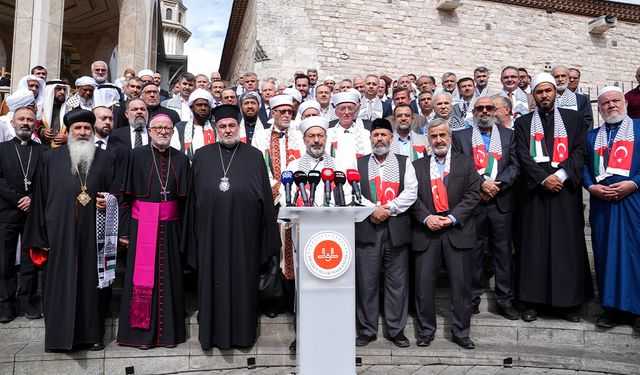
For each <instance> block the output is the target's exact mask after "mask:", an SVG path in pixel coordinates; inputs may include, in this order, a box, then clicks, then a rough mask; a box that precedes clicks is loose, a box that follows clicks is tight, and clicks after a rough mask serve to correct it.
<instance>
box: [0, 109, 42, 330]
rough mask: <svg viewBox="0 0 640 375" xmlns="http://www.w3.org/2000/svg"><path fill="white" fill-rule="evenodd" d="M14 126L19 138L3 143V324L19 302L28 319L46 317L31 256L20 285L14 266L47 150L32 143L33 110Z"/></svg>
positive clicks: (19, 114)
mask: <svg viewBox="0 0 640 375" xmlns="http://www.w3.org/2000/svg"><path fill="white" fill-rule="evenodd" d="M11 125H12V126H13V127H14V129H15V131H16V136H15V137H14V138H13V139H11V140H8V141H6V142H2V143H0V257H1V258H0V309H1V311H0V323H8V322H10V321H12V320H13V319H15V317H16V312H17V307H18V306H17V305H18V303H19V305H20V306H19V310H20V312H21V313H24V314H25V316H26V317H27V318H28V319H39V318H41V317H42V314H41V313H40V309H39V308H38V307H37V306H36V304H35V301H34V298H35V296H36V292H37V289H38V270H37V269H36V267H35V266H34V264H33V262H32V261H31V257H30V256H29V254H28V253H23V254H22V256H21V258H20V285H19V286H18V276H17V274H16V269H15V266H14V265H15V261H16V249H17V247H18V236H19V235H20V234H21V233H23V230H24V224H25V220H26V218H27V214H28V212H29V209H30V208H31V195H32V192H33V191H34V189H35V185H34V184H32V181H33V180H34V175H35V172H36V169H38V168H39V167H40V163H41V160H42V155H43V153H44V152H45V150H46V149H47V147H46V146H43V145H41V144H39V143H35V142H34V141H32V140H31V135H32V134H33V131H34V129H35V128H36V114H35V112H34V110H33V109H32V108H29V107H22V108H18V109H17V110H16V111H15V112H14V114H13V119H12V120H11ZM16 292H17V293H16ZM16 296H17V300H16Z"/></svg>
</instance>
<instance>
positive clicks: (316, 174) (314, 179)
mask: <svg viewBox="0 0 640 375" xmlns="http://www.w3.org/2000/svg"><path fill="white" fill-rule="evenodd" d="M307 180H308V181H309V183H310V184H317V183H318V182H320V171H315V170H313V171H309V173H307Z"/></svg>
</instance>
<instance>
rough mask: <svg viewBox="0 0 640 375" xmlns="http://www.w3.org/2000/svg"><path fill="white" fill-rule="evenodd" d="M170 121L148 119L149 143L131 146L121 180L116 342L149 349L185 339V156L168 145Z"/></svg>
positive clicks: (169, 140)
mask: <svg viewBox="0 0 640 375" xmlns="http://www.w3.org/2000/svg"><path fill="white" fill-rule="evenodd" d="M172 133H173V122H172V121H171V118H170V117H169V116H167V115H165V114H159V115H156V116H155V117H154V118H153V119H151V122H150V123H149V136H150V137H151V144H150V145H147V146H144V147H139V148H136V149H134V150H133V151H132V152H131V155H130V156H129V165H128V167H127V171H126V172H125V175H124V178H123V182H122V195H121V204H120V207H121V208H122V207H124V212H123V214H122V216H121V217H122V222H121V224H122V230H121V231H120V235H121V236H122V237H127V239H123V241H124V242H125V243H126V242H127V240H128V244H129V250H128V252H127V270H126V274H125V281H124V287H123V291H122V302H121V304H120V323H119V326H118V343H119V344H121V345H127V346H136V347H138V348H140V349H149V348H152V347H155V346H164V347H174V346H176V345H177V344H179V343H182V342H184V341H185V324H184V311H185V310H184V294H183V290H184V289H183V287H182V285H183V283H182V266H181V265H182V257H181V253H180V251H179V250H180V239H181V233H182V226H181V220H180V219H181V216H182V212H183V209H184V203H186V198H187V181H188V176H189V174H188V172H189V158H188V157H187V156H186V155H185V154H184V153H181V152H180V151H178V150H176V149H175V148H173V147H170V143H171V136H172Z"/></svg>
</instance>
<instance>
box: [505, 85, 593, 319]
mask: <svg viewBox="0 0 640 375" xmlns="http://www.w3.org/2000/svg"><path fill="white" fill-rule="evenodd" d="M531 87H532V90H533V91H532V92H533V96H534V99H535V102H536V104H537V107H538V108H537V109H536V110H535V111H533V112H531V113H528V114H525V115H523V116H521V117H518V119H517V120H516V122H515V126H514V127H515V132H516V144H517V147H516V148H517V154H518V159H519V160H520V165H521V175H522V178H521V179H522V193H521V194H520V197H521V199H520V206H519V207H520V210H519V213H518V219H517V222H516V225H515V228H514V229H515V232H516V233H518V234H519V235H517V236H516V249H517V251H518V252H519V264H518V265H519V270H518V272H517V275H518V278H519V282H517V283H516V284H517V285H518V290H517V292H518V293H517V295H518V297H519V299H520V301H522V302H524V303H525V311H523V312H522V314H521V317H522V320H524V321H527V322H530V321H534V320H536V319H537V310H538V308H539V307H551V308H552V312H553V313H555V314H557V315H559V316H561V317H562V318H563V319H565V320H567V321H570V322H578V321H580V316H579V315H578V311H579V308H580V306H581V305H582V304H583V303H585V302H587V301H589V300H590V299H591V298H592V297H593V287H592V283H591V272H590V269H589V259H588V258H587V246H586V244H585V239H584V214H583V207H582V184H581V180H582V174H583V172H584V153H585V147H586V145H585V142H586V126H585V123H584V119H583V116H582V115H581V114H579V113H578V112H576V111H572V110H568V109H562V108H556V107H555V105H556V94H557V92H556V81H555V79H554V78H553V76H551V74H549V73H540V74H538V75H536V76H535V77H534V79H533V81H532V82H531Z"/></svg>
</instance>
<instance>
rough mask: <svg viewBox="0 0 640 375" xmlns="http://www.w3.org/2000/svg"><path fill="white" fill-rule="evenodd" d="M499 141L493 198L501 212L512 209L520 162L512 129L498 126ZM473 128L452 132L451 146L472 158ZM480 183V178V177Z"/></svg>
mask: <svg viewBox="0 0 640 375" xmlns="http://www.w3.org/2000/svg"><path fill="white" fill-rule="evenodd" d="M498 132H499V133H500V141H501V142H502V157H501V158H500V160H498V175H497V176H496V181H500V192H499V193H498V195H497V196H496V198H495V201H496V205H497V206H498V209H499V210H500V212H502V213H507V212H511V211H513V194H512V191H513V185H514V184H515V182H516V180H517V178H518V175H519V173H520V162H519V161H518V154H517V152H516V136H515V133H514V132H513V131H512V130H509V129H505V128H503V127H500V126H498ZM472 135H473V129H472V128H468V129H463V130H459V131H456V132H453V141H452V147H453V149H454V150H456V151H457V152H459V153H461V154H463V155H465V156H467V157H469V158H470V159H471V162H472V163H474V160H473V147H472V141H471V138H472ZM480 182H481V183H482V179H480Z"/></svg>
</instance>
